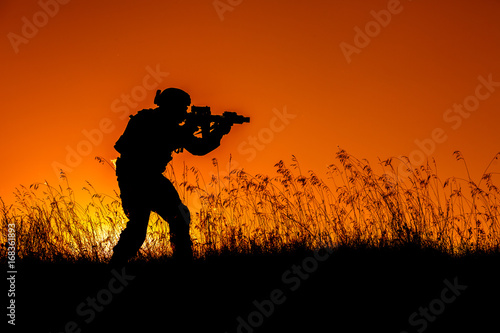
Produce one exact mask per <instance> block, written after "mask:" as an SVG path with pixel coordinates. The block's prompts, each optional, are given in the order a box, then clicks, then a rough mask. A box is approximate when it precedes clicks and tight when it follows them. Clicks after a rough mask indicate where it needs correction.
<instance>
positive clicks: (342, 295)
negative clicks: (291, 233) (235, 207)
mask: <svg viewBox="0 0 500 333" xmlns="http://www.w3.org/2000/svg"><path fill="white" fill-rule="evenodd" d="M499 259H500V256H499V255H498V254H495V255H493V254H489V255H478V254H476V255H469V256H466V257H464V258H460V259H457V258H450V257H449V256H446V255H443V254H441V253H439V252H435V251H431V250H426V251H424V250H421V249H420V250H411V249H404V250H401V249H399V250H394V249H357V250H353V249H336V250H334V251H333V252H332V253H331V254H329V253H328V252H327V251H326V250H321V251H320V252H319V253H318V256H317V257H316V258H315V257H314V254H313V252H311V251H293V252H289V253H284V254H279V255H278V254H276V255H225V256H211V257H209V258H207V259H204V260H196V261H194V262H193V263H192V264H191V265H189V266H187V267H186V266H181V265H179V264H177V263H175V262H172V261H171V260H168V259H166V260H163V261H156V262H134V263H130V264H128V265H127V266H126V267H125V268H124V270H121V269H120V268H118V269H117V270H116V272H115V274H112V273H110V272H109V270H110V268H109V267H107V266H106V265H105V264H95V263H83V262H78V263H67V262H66V263H65V262H60V263H40V262H37V261H28V260H24V261H19V263H18V274H17V281H16V291H17V293H16V304H17V307H16V323H17V325H16V328H17V329H18V331H19V332H21V331H22V332H29V331H31V332H52V333H56V332H79V330H81V332H221V333H224V332H228V333H233V332H241V333H250V332H257V333H258V332H384V333H388V332H397V333H400V332H405V331H406V332H408V333H413V332H498V331H500V312H499V309H500V305H499V299H500V269H499V263H500V260H499ZM321 260H323V261H321ZM294 265H296V266H295V268H294ZM297 267H300V268H297ZM116 275H122V277H121V279H122V280H121V281H120V279H117V278H116ZM111 280H112V284H111V285H110V284H109V283H110V281H111ZM445 280H446V281H447V282H444V281H445ZM124 285H126V286H124ZM453 285H455V287H453ZM450 286H451V287H450ZM465 286H466V287H465ZM450 288H453V289H454V290H451V289H450ZM464 288H465V289H464ZM92 298H96V299H98V301H97V302H102V304H100V303H96V304H94V306H95V310H94V309H92V305H91V304H90V303H91V302H92ZM272 300H274V301H275V302H276V303H277V304H274V303H273V305H272V306H271V305H270V304H271V302H272ZM254 301H257V302H254ZM255 303H257V305H256V304H255ZM259 304H260V305H259ZM259 307H260V310H258V308H259ZM429 307H431V310H428V313H427V314H425V313H424V312H420V311H421V310H422V311H425V309H424V308H429ZM97 309H99V310H100V311H97ZM433 311H434V313H433ZM419 312H420V313H419ZM94 313H95V314H96V316H95V318H92V315H93V314H94ZM413 313H416V314H414V315H413V324H412V323H410V322H409V317H410V316H412V314H413ZM426 316H427V318H426ZM238 318H239V320H238ZM86 321H88V323H87V322H86ZM243 321H244V323H242V322H243ZM71 322H73V323H71Z"/></svg>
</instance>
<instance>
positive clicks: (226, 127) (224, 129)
mask: <svg viewBox="0 0 500 333" xmlns="http://www.w3.org/2000/svg"><path fill="white" fill-rule="evenodd" d="M231 126H232V125H231V124H229V123H220V124H219V126H218V128H217V132H219V134H220V135H226V134H228V133H229V132H230V131H231Z"/></svg>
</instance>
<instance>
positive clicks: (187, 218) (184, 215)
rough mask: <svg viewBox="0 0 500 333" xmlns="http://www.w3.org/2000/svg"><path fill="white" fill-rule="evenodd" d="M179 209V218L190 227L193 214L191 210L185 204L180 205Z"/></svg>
mask: <svg viewBox="0 0 500 333" xmlns="http://www.w3.org/2000/svg"><path fill="white" fill-rule="evenodd" d="M178 208H179V216H178V218H179V219H181V220H182V221H183V222H184V223H185V224H187V225H188V226H189V223H190V222H191V213H190V212H189V209H188V208H187V206H186V205H184V204H180V205H179V207H178Z"/></svg>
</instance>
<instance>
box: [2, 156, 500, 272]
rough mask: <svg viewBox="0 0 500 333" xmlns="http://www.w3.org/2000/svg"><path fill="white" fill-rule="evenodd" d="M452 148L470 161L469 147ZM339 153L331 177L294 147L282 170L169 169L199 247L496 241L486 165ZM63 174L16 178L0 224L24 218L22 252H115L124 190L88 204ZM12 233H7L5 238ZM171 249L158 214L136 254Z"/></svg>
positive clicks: (85, 255) (77, 255) (68, 255)
mask: <svg viewBox="0 0 500 333" xmlns="http://www.w3.org/2000/svg"><path fill="white" fill-rule="evenodd" d="M499 156H500V154H497V155H496V156H495V157H494V159H497V158H498V157H499ZM455 157H456V158H457V160H459V161H463V163H464V166H465V168H467V164H466V163H465V161H464V160H463V158H462V155H461V154H460V152H455ZM494 159H493V160H494ZM99 160H100V161H101V162H103V161H102V159H99ZM336 160H337V163H336V164H331V165H330V166H329V167H328V178H327V179H326V181H323V180H322V179H320V178H319V177H318V176H317V175H316V174H315V173H314V172H313V171H308V172H307V173H305V174H304V173H303V172H302V170H301V168H300V165H299V162H298V161H297V159H296V158H295V157H294V156H292V163H291V164H290V166H289V167H288V166H286V165H285V163H284V162H283V161H279V162H278V163H277V164H276V165H275V167H276V172H277V173H276V175H275V176H273V177H271V176H268V175H262V174H257V175H250V174H248V173H246V172H245V171H243V170H230V171H229V173H228V174H227V175H224V176H221V175H220V173H219V167H218V162H217V160H215V159H214V160H213V165H214V168H215V174H214V175H213V176H212V177H211V179H209V180H208V181H205V179H204V178H203V176H202V175H201V173H200V172H199V170H197V169H196V168H194V167H191V168H188V167H187V166H184V168H183V170H182V172H181V175H180V176H177V175H176V173H175V171H174V169H173V168H172V167H169V168H168V169H167V171H166V176H167V177H168V178H169V179H171V180H172V182H173V184H174V186H175V187H176V188H177V190H178V192H179V194H180V196H181V199H182V200H183V202H185V203H186V204H187V205H188V206H189V207H190V210H191V215H192V224H191V236H192V238H193V242H194V251H195V255H196V256H197V257H204V256H207V255H210V254H217V253H223V252H225V253H227V252H230V253H273V252H283V251H285V252H286V251H287V250H290V249H293V248H296V247H300V248H305V249H317V248H323V247H329V248H332V247H338V246H344V247H345V246H347V247H360V246H369V247H401V246H403V247H404V246H413V247H417V248H432V249H436V250H439V251H441V252H444V253H447V254H452V255H462V254H467V253H473V252H489V251H493V252H498V250H499V248H500V224H499V214H498V213H499V203H500V202H499V200H500V198H499V192H498V188H497V187H496V186H495V185H494V180H495V177H496V175H495V174H493V173H489V172H488V168H489V166H488V168H487V169H486V171H485V172H484V174H483V175H482V177H481V179H480V180H479V181H478V182H474V181H473V180H472V179H471V178H470V176H469V179H458V178H454V177H452V178H448V179H446V180H444V181H442V180H441V179H440V178H439V177H438V175H437V172H436V169H437V167H436V165H435V163H434V164H432V165H430V164H429V163H428V164H426V165H424V166H420V167H418V168H410V167H407V170H406V173H405V175H404V176H403V175H399V174H398V169H399V170H400V168H396V167H395V166H393V164H395V163H405V165H408V166H409V165H410V163H409V161H408V160H407V159H406V160H405V159H402V160H399V161H396V159H387V160H385V161H380V163H379V164H380V165H381V167H382V170H383V172H382V173H381V174H376V173H375V172H374V171H373V169H372V167H371V166H370V164H369V162H368V161H366V160H359V159H357V158H355V157H354V156H352V155H349V154H348V153H347V152H346V151H344V150H339V151H338V152H337V154H336ZM490 164H491V163H490ZM61 178H62V180H63V181H64V183H63V184H64V185H58V186H56V187H55V186H51V185H50V184H47V183H37V184H33V185H31V186H29V187H25V186H21V187H20V188H17V189H16V192H15V198H16V200H15V203H14V204H12V205H6V204H5V203H4V202H3V201H2V206H1V211H2V220H1V223H2V224H1V225H2V229H3V230H6V229H7V225H8V224H15V225H16V237H17V244H18V248H17V251H18V256H19V257H20V258H37V259H39V260H42V261H57V260H61V259H63V260H71V261H74V260H80V259H84V260H88V261H94V262H106V261H107V260H108V259H109V258H110V256H111V250H112V247H113V246H114V244H116V242H117V241H118V237H119V235H120V232H121V230H122V229H123V228H124V226H125V223H126V221H127V219H126V217H125V216H124V213H123V211H122V209H121V204H120V200H119V197H118V194H117V193H114V194H113V195H105V194H102V193H99V192H97V191H96V189H95V188H94V187H93V186H92V185H91V184H90V183H87V186H85V187H84V190H85V191H87V192H88V196H89V203H88V204H86V205H84V206H82V205H80V204H78V203H77V202H76V200H75V195H74V190H73V189H72V188H71V187H70V185H69V181H68V179H67V177H66V175H65V174H64V173H61ZM6 234H7V233H2V235H1V236H0V237H1V238H0V240H1V243H2V244H3V246H6V242H7V239H6V237H7V236H6ZM170 254H171V248H170V244H169V236H168V224H167V223H165V222H163V221H162V220H161V218H159V217H158V216H157V215H156V214H154V213H153V214H152V215H151V218H150V224H149V230H148V237H147V239H146V242H145V243H144V245H143V246H142V248H141V250H140V252H139V255H138V258H139V259H146V260H148V259H155V258H156V259H157V258H162V257H165V256H169V255H170Z"/></svg>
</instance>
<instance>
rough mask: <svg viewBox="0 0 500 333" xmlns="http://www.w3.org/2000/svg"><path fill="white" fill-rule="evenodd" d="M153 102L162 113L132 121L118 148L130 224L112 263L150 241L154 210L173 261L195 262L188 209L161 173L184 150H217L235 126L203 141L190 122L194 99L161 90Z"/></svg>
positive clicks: (221, 127) (223, 126)
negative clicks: (163, 227) (161, 221)
mask: <svg viewBox="0 0 500 333" xmlns="http://www.w3.org/2000/svg"><path fill="white" fill-rule="evenodd" d="M154 103H155V104H156V105H158V108H156V109H145V110H141V111H139V112H138V113H137V114H136V115H132V116H130V120H129V122H128V124H127V127H126V129H125V131H124V133H123V135H122V136H121V137H120V138H119V139H118V141H117V142H116V144H115V149H116V150H117V151H118V152H119V153H120V157H119V158H118V159H117V161H116V175H117V178H118V186H119V188H120V197H121V200H122V206H123V210H124V212H125V214H126V215H127V217H128V219H129V221H128V223H127V226H126V228H125V229H124V230H123V231H122V233H121V235H120V239H119V241H118V243H117V244H116V246H115V247H114V249H113V257H112V258H111V263H112V264H118V265H122V264H125V263H126V262H127V261H128V260H129V259H130V258H132V257H134V256H135V255H136V253H137V251H138V250H139V248H140V247H141V245H142V243H143V242H144V240H145V239H146V232H147V227H148V222H149V215H150V213H151V211H153V212H156V213H157V214H158V215H160V216H161V217H162V218H163V219H164V220H166V221H167V222H168V224H169V227H170V241H171V245H172V247H173V249H174V257H176V258H179V259H181V260H189V259H191V258H192V255H193V252H192V248H191V245H192V243H191V238H190V236H189V223H190V214H189V210H188V208H187V207H186V206H185V205H184V204H183V203H182V201H181V199H180V198H179V194H178V193H177V191H176V190H175V188H174V186H173V185H172V183H171V182H170V181H169V180H168V179H167V178H165V177H164V176H163V172H164V171H165V168H166V166H167V164H168V163H169V162H170V161H171V160H172V153H173V152H175V151H178V150H179V149H183V148H184V149H186V150H187V151H188V152H190V153H191V154H193V155H199V156H201V155H205V154H207V153H209V152H211V151H212V150H214V149H215V148H217V147H218V146H219V145H220V141H221V139H222V137H223V136H224V135H225V134H227V133H229V131H230V130H231V125H232V124H230V123H219V124H214V126H213V127H212V128H211V129H210V131H209V132H207V133H203V134H202V136H201V137H198V136H196V135H195V134H194V133H195V131H196V129H197V126H196V125H195V124H191V123H190V122H189V121H188V120H186V118H187V116H188V113H187V109H188V106H189V105H190V104H191V98H190V96H189V94H187V93H186V92H185V91H183V90H181V89H177V88H168V89H165V90H164V91H163V92H161V91H160V90H158V91H157V92H156V97H155V100H154Z"/></svg>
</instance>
